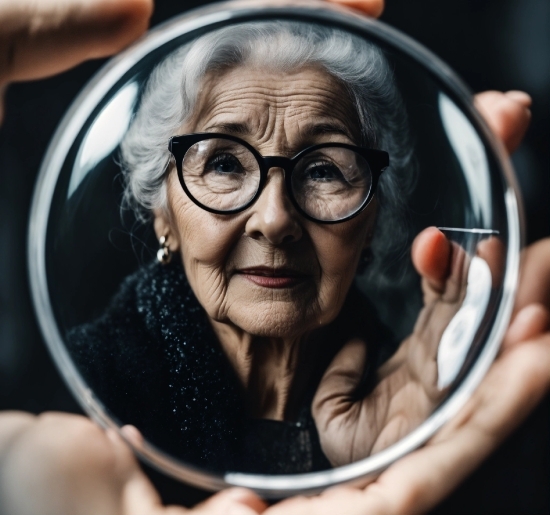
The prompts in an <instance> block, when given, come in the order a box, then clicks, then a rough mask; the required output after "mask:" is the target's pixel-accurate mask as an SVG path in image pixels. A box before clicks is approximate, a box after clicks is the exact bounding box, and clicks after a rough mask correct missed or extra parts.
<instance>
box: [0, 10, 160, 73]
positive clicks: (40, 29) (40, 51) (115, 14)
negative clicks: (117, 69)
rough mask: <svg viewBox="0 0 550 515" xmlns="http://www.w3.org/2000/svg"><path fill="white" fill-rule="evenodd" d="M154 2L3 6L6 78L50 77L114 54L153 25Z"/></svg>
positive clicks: (1, 53) (0, 48)
mask: <svg viewBox="0 0 550 515" xmlns="http://www.w3.org/2000/svg"><path fill="white" fill-rule="evenodd" d="M152 8H153V3H152V0H40V1H36V0H18V1H17V2H2V3H1V4H0V34H2V36H1V39H0V82H1V83H6V82H8V81H16V80H28V79H37V78H40V77H45V76H48V75H53V74H55V73H59V72H61V71H63V70H66V69H68V68H71V67H73V66H75V65H76V64H78V63H80V62H82V61H84V60H86V59H91V58H97V57H105V56H108V55H111V54H113V53H115V52H117V51H119V50H121V49H122V48H123V47H125V46H127V45H128V44H129V43H130V42H132V41H134V40H135V39H136V38H137V37H138V36H140V35H141V34H142V33H143V32H144V31H145V30H146V29H147V26H148V22H149V17H150V15H151V12H152Z"/></svg>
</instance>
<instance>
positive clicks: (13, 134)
mask: <svg viewBox="0 0 550 515" xmlns="http://www.w3.org/2000/svg"><path fill="white" fill-rule="evenodd" d="M205 3H207V2H198V1H184V0H182V1H179V2H175V1H168V0H164V1H163V0H157V2H156V9H155V14H154V16H153V20H152V24H153V25H156V24H157V23H159V22H162V21H164V20H165V19H167V18H169V17H171V16H173V15H175V14H178V13H180V12H182V11H184V10H186V9H188V8H191V7H195V6H198V5H202V4H205ZM382 20H384V21H385V22H387V23H389V24H391V25H393V26H395V27H397V28H399V29H401V30H402V31H403V32H405V33H407V34H409V35H410V36H412V37H413V38H415V39H417V40H419V41H420V42H421V43H423V44H424V45H425V46H427V47H428V48H429V49H431V50H432V51H434V52H435V53H436V54H438V55H439V56H440V57H441V58H443V60H445V61H446V62H448V63H449V64H450V65H451V66H452V67H453V68H454V69H455V70H456V71H457V72H458V74H459V75H460V76H462V78H463V79H464V80H465V82H466V83H467V84H469V86H470V87H471V89H472V90H473V91H482V90H486V89H498V90H503V91H506V90H510V89H521V90H525V91H527V92H528V93H530V94H531V96H532V97H533V108H532V111H533V121H532V125H531V128H530V129H529V132H528V133H527V137H526V140H525V142H524V144H523V145H522V147H521V148H520V149H519V150H518V151H517V152H516V154H515V155H514V157H513V161H514V164H515V167H516V171H517V174H518V178H519V182H520V185H521V189H522V191H523V195H524V201H525V208H526V209H525V211H526V215H527V216H526V218H527V228H528V231H527V240H528V242H532V241H535V240H537V239H540V238H542V237H545V236H548V235H550V201H549V194H550V150H549V149H550V94H549V92H550V0H445V1H442V0H416V1H411V0H387V8H386V11H385V13H384V15H383V17H382ZM102 64H103V63H102V62H99V61H94V62H89V63H85V64H83V65H81V66H80V67H78V68H76V69H74V70H71V71H69V72H67V73H65V74H62V75H59V76H57V77H54V78H52V79H48V80H43V81H37V82H33V83H26V84H16V85H13V86H11V87H10V89H9V90H8V92H7V96H6V115H5V121H4V125H3V127H2V129H0V224H1V225H0V242H1V244H0V410H4V409H21V410H26V411H30V412H34V413H39V412H42V411H44V410H62V411H72V412H80V409H79V407H78V406H77V404H76V402H75V401H74V400H73V398H72V396H71V395H70V393H69V392H68V390H67V388H66V387H65V385H64V383H63V382H62V381H61V379H60V377H59V375H58V373H57V371H56V369H55V368H54V366H53V364H52V361H51V359H50V357H49V354H48V352H47V350H46V347H45V345H44V343H43V340H42V336H41V334H40V332H39V330H38V327H37V324H36V321H35V318H34V313H33V308H32V305H31V301H30V295H29V287H28V280H27V275H26V237H27V224H28V213H29V207H30V200H31V195H32V190H33V186H34V180H35V177H36V174H37V171H38V168H39V165H40V161H41V159H42V156H43V155H44V152H45V150H46V147H47V145H48V143H49V140H50V138H51V136H52V134H53V131H54V130H55V128H56V126H57V124H58V123H59V121H60V119H61V117H62V115H63V114H64V112H65V111H66V110H67V108H68V107H69V105H70V103H71V102H72V100H73V98H74V97H75V96H76V94H77V93H78V92H79V91H80V89H81V88H82V87H83V85H84V84H85V83H86V82H87V81H88V79H89V78H90V77H91V76H92V75H93V74H94V73H95V72H96V71H97V70H98V68H99V67H100V66H101V65H102ZM75 258H76V257H75ZM549 408H550V401H549V399H548V398H547V399H546V400H545V401H544V402H543V403H542V405H541V406H540V407H539V408H538V409H537V410H536V411H535V412H534V413H533V414H532V415H531V417H530V418H529V419H528V421H527V422H526V423H525V424H523V426H522V427H521V428H520V429H519V430H518V431H517V432H516V433H515V434H514V436H513V437H512V438H511V439H510V440H508V442H507V443H506V444H505V445H504V446H503V447H502V448H501V449H500V450H499V451H498V452H497V453H496V454H495V455H493V456H492V457H491V458H490V459H489V460H488V461H487V462H486V463H485V464H484V465H482V467H481V468H480V469H479V470H478V471H477V472H476V473H475V474H474V475H473V476H471V478H470V479H468V480H467V482H466V483H465V484H464V485H463V486H462V487H461V488H459V489H458V490H457V492H455V493H454V494H453V495H452V496H451V497H450V498H449V499H448V500H447V501H445V502H444V503H443V504H442V505H441V506H440V507H439V508H438V509H437V510H436V511H435V512H436V513H445V514H453V513H456V514H474V513H480V514H508V513H509V514H518V515H519V514H532V515H536V514H549V513H550V443H549V441H550V417H549V415H550V413H549ZM153 475H154V479H155V481H156V482H157V484H158V486H159V488H161V491H162V492H163V494H164V496H165V498H166V500H168V501H171V502H172V501H177V500H179V499H178V497H180V496H184V497H185V498H186V499H192V500H198V499H199V498H200V497H201V495H202V494H201V493H199V492H191V491H189V490H187V488H185V487H182V486H180V485H177V484H173V483H171V482H170V481H165V480H163V479H162V478H161V477H160V475H159V474H153Z"/></svg>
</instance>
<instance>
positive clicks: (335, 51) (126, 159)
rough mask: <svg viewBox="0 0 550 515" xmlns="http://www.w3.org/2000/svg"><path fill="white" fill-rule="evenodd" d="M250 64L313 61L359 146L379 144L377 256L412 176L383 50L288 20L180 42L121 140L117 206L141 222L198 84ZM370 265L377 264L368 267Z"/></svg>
mask: <svg viewBox="0 0 550 515" xmlns="http://www.w3.org/2000/svg"><path fill="white" fill-rule="evenodd" d="M244 65H253V66H254V65H257V66H261V67H264V68H266V67H267V68H269V69H272V70H277V71H281V72H285V71H292V70H295V69H299V68H301V67H304V66H312V65H313V66H318V67H320V68H321V69H324V70H325V71H326V72H327V73H328V74H330V75H331V76H333V77H334V78H336V79H337V80H338V81H340V83H341V84H342V85H343V86H344V88H345V90H346V91H347V92H348V94H349V97H350V100H351V101H352V103H353V105H354V106H355V109H356V110H357V115H358V116H357V117H358V120H359V123H360V126H361V127H360V129H361V138H362V141H361V142H360V144H362V145H368V146H370V147H371V148H378V149H382V150H385V151H387V152H388V153H389V155H390V167H389V168H388V169H387V170H386V171H385V172H384V173H383V174H382V176H381V179H380V182H379V185H378V190H377V198H378V201H379V205H380V209H379V215H378V220H377V228H376V231H375V234H374V237H373V241H372V245H371V250H372V253H373V259H374V260H375V261H379V262H382V261H383V260H384V259H385V258H386V257H387V255H388V252H391V251H392V250H394V249H395V248H396V247H397V248H398V247H399V246H402V245H403V240H404V238H405V239H406V236H407V233H408V231H406V229H405V226H406V224H405V223H404V216H403V215H404V211H403V208H404V199H405V198H406V197H407V195H408V193H409V190H410V187H411V185H412V181H413V174H412V170H411V166H410V161H411V155H412V147H411V144H410V139H409V133H408V123H407V115H406V112H405V109H404V106H403V101H402V99H401V96H400V94H399V92H398V90H397V88H396V86H395V83H394V79H393V74H392V71H391V69H390V67H389V64H388V62H387V60H386V59H385V57H384V55H383V53H382V51H381V50H380V49H379V48H378V47H377V46H375V45H373V44H372V43H369V42H368V41H365V40H364V39H362V38H360V37H358V36H354V35H353V34H350V33H348V32H345V31H343V30H339V29H334V28H330V27H326V26H322V25H313V24H309V23H307V24H306V23H300V22H291V21H266V22H251V23H241V24H236V25H231V26H228V27H224V28H221V29H218V30H216V31H213V32H210V33H208V34H206V35H203V36H201V37H199V38H197V39H195V40H194V41H192V42H190V43H188V44H186V45H184V46H182V47H181V48H179V49H177V50H176V51H174V52H173V53H171V54H170V55H168V56H167V57H166V58H165V59H164V61H162V62H161V63H160V64H159V65H158V66H157V67H156V68H155V69H154V71H153V72H152V74H151V76H150V78H149V80H148V82H147V84H146V86H145V88H144V91H143V94H142V96H141V99H140V102H139V105H138V108H137V111H136V114H135V116H134V119H133V121H132V123H131V126H130V129H129V131H128V133H127V134H126V136H125V138H124V140H123V141H122V143H121V165H122V171H123V176H124V179H125V197H124V204H125V205H126V206H130V207H132V208H133V209H134V211H135V212H136V213H137V215H138V217H139V218H141V219H142V220H145V219H147V217H148V216H150V213H151V210H152V209H163V208H164V207H165V203H166V185H165V181H164V179H165V172H166V170H167V167H168V166H169V163H170V158H171V154H170V153H169V151H168V147H167V145H168V140H169V139H170V137H171V136H173V135H174V134H175V132H176V131H177V130H178V128H179V127H181V125H182V124H183V123H184V122H185V120H186V119H188V118H189V117H190V116H191V115H192V114H193V109H194V107H195V103H196V101H197V98H198V95H199V92H200V89H201V84H202V81H203V79H204V78H205V76H206V75H207V74H209V73H212V72H223V71H225V70H228V69H231V68H235V67H238V66H244ZM374 268H376V267H374Z"/></svg>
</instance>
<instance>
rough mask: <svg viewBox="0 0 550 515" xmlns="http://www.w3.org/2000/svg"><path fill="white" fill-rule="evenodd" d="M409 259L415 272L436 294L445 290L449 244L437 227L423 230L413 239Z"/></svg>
mask: <svg viewBox="0 0 550 515" xmlns="http://www.w3.org/2000/svg"><path fill="white" fill-rule="evenodd" d="M411 257H412V261H413V265H414V267H415V268H416V271H417V272H418V273H419V274H420V275H421V276H422V278H423V279H424V280H425V281H426V282H427V284H428V286H429V287H430V288H432V289H433V290H434V291H435V292H436V293H441V292H442V291H443V290H444V288H445V283H446V281H447V277H448V276H449V269H450V258H451V243H450V242H449V240H448V239H447V238H446V237H445V235H444V234H443V233H442V232H441V231H440V230H439V229H437V227H428V228H427V229H424V230H423V231H422V232H421V233H420V234H418V236H416V238H415V239H414V242H413V245H412V249H411Z"/></svg>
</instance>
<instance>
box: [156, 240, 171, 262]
mask: <svg viewBox="0 0 550 515" xmlns="http://www.w3.org/2000/svg"><path fill="white" fill-rule="evenodd" d="M157 259H158V261H159V263H160V264H161V265H167V264H168V263H170V261H171V260H172V251H171V250H170V247H169V246H168V238H167V237H166V236H161V237H160V238H159V249H158V250H157Z"/></svg>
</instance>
